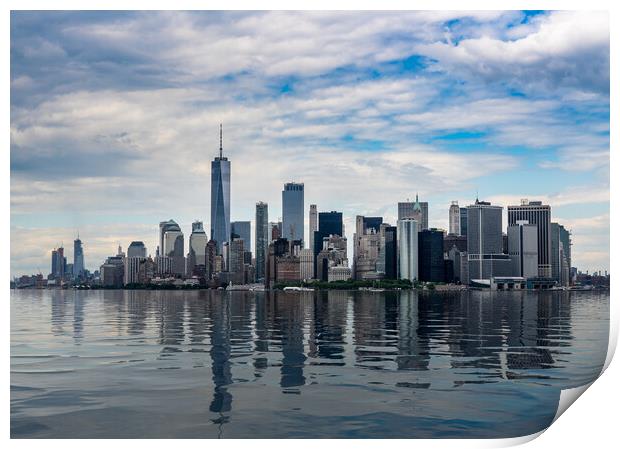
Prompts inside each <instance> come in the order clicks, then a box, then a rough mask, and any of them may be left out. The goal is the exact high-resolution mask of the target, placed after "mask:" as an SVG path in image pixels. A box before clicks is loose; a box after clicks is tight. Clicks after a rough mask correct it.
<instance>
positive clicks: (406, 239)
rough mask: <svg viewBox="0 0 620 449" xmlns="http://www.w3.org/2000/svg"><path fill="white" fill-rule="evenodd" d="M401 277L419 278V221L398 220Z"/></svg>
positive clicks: (411, 279)
mask: <svg viewBox="0 0 620 449" xmlns="http://www.w3.org/2000/svg"><path fill="white" fill-rule="evenodd" d="M398 253H399V279H409V280H410V281H411V282H413V281H417V280H418V221H417V220H415V219H413V218H403V219H401V220H398Z"/></svg>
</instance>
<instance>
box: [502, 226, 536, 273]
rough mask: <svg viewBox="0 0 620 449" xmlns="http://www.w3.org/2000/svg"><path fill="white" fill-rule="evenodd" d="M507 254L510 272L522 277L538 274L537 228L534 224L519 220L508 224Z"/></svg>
mask: <svg viewBox="0 0 620 449" xmlns="http://www.w3.org/2000/svg"><path fill="white" fill-rule="evenodd" d="M508 254H509V255H510V259H511V261H512V274H513V275H514V276H520V277H524V278H534V277H537V276H538V230H537V226H536V225H532V224H528V222H527V221H526V220H519V221H517V223H515V224H514V225H511V226H508Z"/></svg>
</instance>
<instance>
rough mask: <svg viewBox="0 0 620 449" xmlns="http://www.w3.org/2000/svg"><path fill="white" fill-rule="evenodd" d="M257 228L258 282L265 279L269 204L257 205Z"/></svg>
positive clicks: (260, 203) (260, 202)
mask: <svg viewBox="0 0 620 449" xmlns="http://www.w3.org/2000/svg"><path fill="white" fill-rule="evenodd" d="M255 223H256V227H255V229H254V231H255V233H256V235H255V245H256V281H257V282H261V281H264V279H265V263H266V257H267V250H268V248H269V241H270V238H269V226H268V223H269V207H268V206H267V203H263V202H262V201H259V202H258V203H256V221H255Z"/></svg>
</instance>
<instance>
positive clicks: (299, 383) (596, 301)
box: [11, 291, 609, 436]
mask: <svg viewBox="0 0 620 449" xmlns="http://www.w3.org/2000/svg"><path fill="white" fill-rule="evenodd" d="M23 295H24V297H23V299H24V301H25V300H26V299H28V298H29V297H28V296H27V295H26V294H25V293H24V294H23ZM31 295H32V297H37V295H39V297H38V301H39V302H35V301H31V302H29V303H28V307H27V308H26V306H25V305H23V307H24V309H23V310H22V309H20V307H19V306H22V303H18V304H16V305H15V306H17V307H18V308H17V309H16V311H15V313H17V314H18V313H22V314H23V315H24V317H25V318H22V320H21V321H20V322H21V323H23V326H28V325H30V326H33V328H38V326H39V325H40V324H41V323H43V324H45V322H47V326H46V328H47V329H49V331H48V332H49V334H50V337H49V339H50V340H49V344H50V345H51V346H52V347H53V348H54V350H55V351H58V352H59V353H71V348H72V347H78V346H80V348H81V351H84V352H81V353H76V354H73V356H74V357H77V358H79V357H81V356H88V357H92V358H96V357H101V360H102V361H101V362H100V363H99V364H96V365H94V368H93V370H94V371H92V372H91V373H89V375H90V376H93V377H92V378H93V379H98V378H106V377H105V376H113V375H117V376H120V377H119V379H118V380H117V381H116V383H114V382H112V381H110V382H111V383H110V385H108V386H107V387H106V391H107V392H108V394H109V395H111V396H114V391H115V390H114V389H115V388H120V386H121V385H128V384H132V382H136V379H137V378H143V379H144V381H145V382H147V383H148V381H149V379H151V380H153V381H156V382H157V384H158V385H163V386H164V387H165V389H167V390H165V389H164V390H160V391H171V392H172V391H175V388H178V389H179V391H182V390H183V389H189V390H191V391H194V392H195V393H193V394H192V396H194V397H195V399H196V400H199V399H201V400H203V403H204V408H205V412H204V413H203V414H202V415H201V414H200V413H198V416H201V417H202V418H201V424H200V426H203V427H200V428H201V429H203V430H201V432H206V433H207V434H209V435H211V436H236V435H239V432H240V430H239V428H238V426H237V427H235V426H228V425H227V424H228V423H230V422H231V420H234V419H237V420H240V419H241V416H244V417H247V416H251V413H249V412H248V410H249V409H252V410H254V408H258V409H261V407H265V408H266V409H265V413H266V414H270V416H271V419H276V420H277V419H279V418H275V416H277V413H280V412H284V409H283V408H281V407H283V406H285V404H287V405H286V407H289V408H288V409H287V410H292V411H293V412H296V411H299V413H300V414H299V417H298V419H300V420H301V421H300V422H303V420H304V419H310V418H309V416H310V415H303V414H301V409H302V408H304V407H310V408H311V407H312V406H313V405H316V406H317V407H318V408H317V409H316V410H314V412H313V413H315V415H316V416H318V415H322V414H323V412H330V413H331V410H329V409H323V408H321V407H326V404H332V402H330V401H335V402H334V403H333V404H332V405H329V407H331V406H334V407H335V406H336V405H337V404H338V403H339V401H340V402H342V401H344V402H346V401H350V400H351V399H350V398H351V397H352V396H351V395H352V394H353V395H355V393H356V392H358V391H359V392H360V393H361V394H360V395H358V396H359V397H360V398H365V397H367V398H368V399H367V401H366V402H364V403H363V404H361V405H359V404H358V406H359V407H361V408H362V409H363V412H364V413H365V414H367V415H368V416H371V415H372V413H375V409H376V408H380V407H381V405H380V404H382V403H386V404H391V405H390V406H389V408H388V409H386V412H387V410H389V411H390V413H396V414H397V415H398V416H400V419H405V417H409V418H412V417H414V416H424V413H430V410H432V412H433V415H434V416H442V414H445V415H446V419H447V418H448V415H450V414H451V413H452V412H450V410H451V409H450V407H453V404H451V402H450V401H447V400H446V399H445V398H444V397H443V396H442V395H443V394H444V392H446V391H450V392H451V393H450V394H451V395H452V396H450V398H452V400H453V401H454V403H458V402H459V401H465V398H466V396H463V397H462V399H459V397H458V396H454V395H455V394H458V392H460V391H462V392H463V393H462V394H463V395H467V394H474V395H475V396H474V397H475V398H476V399H475V400H478V398H479V397H480V395H481V394H482V395H485V394H489V395H492V394H493V392H495V391H498V392H499V393H500V396H498V397H503V396H501V395H504V394H507V393H506V390H505V389H506V388H508V389H509V391H510V394H515V395H516V394H517V391H519V392H521V391H522V389H526V388H528V386H530V387H532V388H533V387H534V386H535V387H536V388H540V387H546V388H553V390H548V391H553V394H551V393H545V394H539V396H540V397H539V398H537V399H536V398H534V397H532V398H531V399H530V400H532V401H534V400H540V401H542V400H543V399H542V398H544V400H545V401H549V404H552V403H553V401H557V400H556V396H557V394H558V392H559V388H565V387H570V386H574V385H579V384H581V383H585V382H586V381H587V380H589V379H592V378H593V377H594V376H596V374H597V373H598V370H600V366H601V365H602V362H603V360H604V357H605V348H606V345H607V343H606V340H605V341H603V340H604V339H605V338H606V337H605V335H606V334H605V329H606V326H608V323H607V321H606V320H607V319H608V298H609V296H608V295H607V294H600V295H598V296H597V295H596V294H594V293H588V296H587V297H586V296H583V295H579V294H575V293H569V292H547V293H532V292H512V293H505V294H503V293H497V294H494V293H491V292H476V291H472V292H463V293H457V294H454V293H451V294H441V293H431V294H428V293H424V294H421V293H419V292H415V291H414V292H411V291H409V292H405V291H403V292H385V293H375V292H344V291H331V292H314V293H308V292H301V293H289V292H265V293H262V292H261V293H251V292H221V291H200V292H182V291H172V292H170V291H152V292H148V291H98V292H72V291H47V292H44V293H36V294H35V293H32V294H31ZM41 295H43V297H45V295H48V296H49V302H47V303H46V302H45V301H41ZM24 304H25V303H24ZM46 304H47V307H49V309H48V310H49V312H47V314H45V315H41V316H45V318H44V319H43V321H42V322H40V321H37V319H38V317H39V315H37V313H38V312H37V311H39V310H44V307H46ZM601 304H602V305H601ZM581 307H584V308H586V309H587V311H588V312H587V313H586V312H581V310H582V309H581ZM586 309H584V310H586ZM12 311H13V310H12ZM575 311H577V312H575ZM50 313H51V315H50ZM575 313H578V316H576V317H575V316H574V314H575ZM29 314H30V315H29ZM27 317H30V318H31V319H32V320H33V321H32V323H29V322H28V320H27V319H26V318H27ZM595 318H596V319H597V320H599V321H597V324H596V325H597V326H598V327H597V329H596V331H597V332H599V333H600V335H599V334H597V338H598V339H599V340H596V341H595V340H592V341H590V340H587V338H594V337H592V335H594V334H592V332H591V329H590V328H585V329H586V330H585V331H584V330H582V331H581V334H579V329H582V328H584V323H586V324H587V323H589V322H588V321H587V320H591V319H595ZM14 320H15V317H13V316H12V320H11V321H12V324H13V322H14ZM575 325H577V329H578V331H577V334H576V333H575ZM588 332H590V333H588ZM22 335H27V334H19V335H18V336H16V335H15V334H12V345H14V346H15V347H17V348H19V347H21V346H19V344H21V345H26V344H27V343H24V342H22V341H16V340H19V339H20V338H27V337H22ZM66 339H70V340H69V341H68V342H67V340H66ZM24 341H27V340H24ZM580 345H581V346H580ZM582 346H583V347H582ZM34 347H36V345H35V346H34ZM599 347H600V351H599V352H600V354H599V353H598V352H597V351H596V350H593V349H592V348H595V349H596V348H599ZM584 348H586V349H584ZM30 351H31V352H32V351H33V350H31V349H30ZM11 355H12V370H13V371H12V382H14V383H19V384H23V385H29V383H33V382H34V383H36V382H39V381H40V379H42V378H41V377H40V378H37V379H32V378H30V377H28V374H27V372H26V370H23V373H22V372H21V371H19V369H17V368H16V367H18V366H20V363H25V362H22V361H20V359H19V358H18V357H19V355H20V354H19V350H15V349H12V354H11ZM588 357H589V358H588ZM13 358H14V359H13ZM76 360H77V359H76ZM575 361H577V362H575ZM29 363H30V362H29ZM37 363H38V365H36V366H38V367H40V369H41V371H45V370H46V369H48V370H50V369H51V368H49V366H47V367H46V365H45V364H46V363H51V362H46V361H45V360H42V361H40V362H38V361H37ZM72 363H73V362H72ZM115 364H116V365H117V366H118V365H120V364H122V365H124V366H125V367H126V368H125V369H126V371H118V372H116V371H111V370H112V369H113V368H110V367H111V366H114V365H115ZM28 366H29V367H30V366H33V365H32V364H31V365H28ZM29 369H30V368H29ZM54 369H59V368H58V367H56V366H54ZM72 369H73V368H72ZM136 370H138V371H136ZM150 373H152V374H150ZM155 373H157V374H155ZM76 375H77V374H76ZM20 376H25V377H23V378H22V377H20ZM101 376H103V377H101ZM123 376H127V377H123ZM112 378H113V377H111V378H110V379H112ZM57 382H58V380H57V379H56V380H54V382H51V385H54V387H53V388H56V383H57ZM493 384H495V385H497V387H491V385H493ZM94 385H96V383H94ZM500 387H501V391H500V390H493V389H491V388H500ZM48 388H49V387H48ZM85 388H86V387H85ZM93 388H94V387H93ZM317 388H319V389H317ZM523 391H525V390H523ZM328 392H329V393H328ZM423 392H428V396H420V394H423ZM274 393H276V394H275V396H274ZM12 394H13V393H12ZM411 394H416V395H417V396H416V397H417V402H414V403H415V405H414V406H407V405H406V404H407V401H409V400H410V397H409V396H407V395H411ZM424 394H426V393H424ZM119 395H122V393H120V391H119ZM276 396H278V397H279V399H276ZM517 396H518V395H517ZM296 397H298V398H299V399H295V398H296ZM489 397H491V396H489ZM12 398H13V396H12ZM301 398H303V401H304V402H297V401H299V400H301ZM440 398H441V399H440ZM468 398H469V399H467V401H471V400H472V399H471V397H468ZM170 400H171V401H173V403H174V401H181V399H175V397H174V395H173V396H172V397H171V399H170ZM360 400H362V399H360ZM442 401H443V402H442ZM146 402H148V401H146ZM317 404H323V405H320V406H319V405H317ZM269 407H273V409H270V408H269ZM386 407H387V406H386ZM407 407H409V408H407ZM498 407H500V408H501V407H504V408H506V407H508V405H507V404H505V403H504V400H503V399H502V401H501V406H498ZM253 413H256V412H255V411H254V412H253ZM258 413H260V412H258ZM287 413H288V412H287ZM307 413H311V412H310V411H308V412H307ZM360 413H362V410H360ZM296 416H297V415H296V414H295V413H293V414H292V415H289V419H297V418H294V417H296ZM235 417H236V418H235ZM409 418H407V419H409ZM451 418H454V416H451ZM197 419H198V417H197ZM246 419H247V418H246ZM480 419H482V420H485V419H486V420H487V421H488V420H489V419H491V418H489V417H484V418H480ZM487 421H485V422H487ZM207 422H208V423H211V425H212V426H214V427H213V429H217V430H216V431H215V432H216V433H215V434H210V433H209V432H211V430H209V429H211V428H210V427H207V428H204V426H205V423H207ZM410 424H411V423H410ZM196 425H197V426H198V424H196ZM225 425H226V428H227V431H226V434H227V435H225V434H224V427H225ZM429 425H430V424H429ZM205 429H206V430H205ZM228 429H230V430H228ZM110 432H113V429H111V430H110ZM229 433H230V435H228V434H229ZM336 434H337V432H336ZM110 435H111V436H113V435H112V434H110ZM465 435H466V433H465ZM266 436H270V435H266ZM377 436H379V435H377Z"/></svg>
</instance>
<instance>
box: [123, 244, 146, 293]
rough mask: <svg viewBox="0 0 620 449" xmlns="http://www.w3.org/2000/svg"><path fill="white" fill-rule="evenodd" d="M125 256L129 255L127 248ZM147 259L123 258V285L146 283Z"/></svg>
mask: <svg viewBox="0 0 620 449" xmlns="http://www.w3.org/2000/svg"><path fill="white" fill-rule="evenodd" d="M127 254H129V248H128V249H127ZM146 262H147V259H146V257H143V256H129V255H128V256H127V257H126V258H125V261H124V264H123V267H124V276H123V283H124V285H128V284H145V283H146V281H147V267H146Z"/></svg>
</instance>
